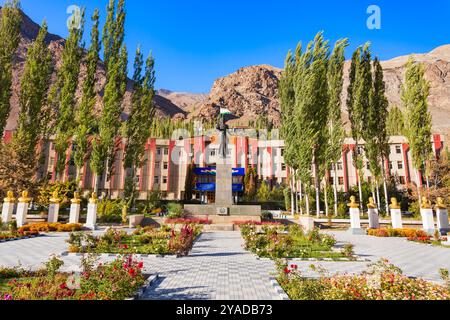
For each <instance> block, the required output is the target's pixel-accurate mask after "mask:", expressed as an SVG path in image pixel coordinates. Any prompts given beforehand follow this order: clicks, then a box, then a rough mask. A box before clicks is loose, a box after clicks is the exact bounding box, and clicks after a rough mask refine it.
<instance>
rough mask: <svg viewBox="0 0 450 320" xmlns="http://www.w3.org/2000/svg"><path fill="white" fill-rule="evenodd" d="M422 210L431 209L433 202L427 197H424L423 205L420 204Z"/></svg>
mask: <svg viewBox="0 0 450 320" xmlns="http://www.w3.org/2000/svg"><path fill="white" fill-rule="evenodd" d="M420 208H421V209H431V201H429V200H428V198H427V197H422V203H421V204H420Z"/></svg>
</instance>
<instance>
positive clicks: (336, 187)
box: [333, 163, 338, 216]
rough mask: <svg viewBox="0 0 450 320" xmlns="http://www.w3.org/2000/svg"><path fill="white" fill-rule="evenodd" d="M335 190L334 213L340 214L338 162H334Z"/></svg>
mask: <svg viewBox="0 0 450 320" xmlns="http://www.w3.org/2000/svg"><path fill="white" fill-rule="evenodd" d="M333 192H334V215H335V216H337V215H338V176H337V164H336V163H334V179H333Z"/></svg>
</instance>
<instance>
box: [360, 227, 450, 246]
mask: <svg viewBox="0 0 450 320" xmlns="http://www.w3.org/2000/svg"><path fill="white" fill-rule="evenodd" d="M367 234H368V235H369V236H374V237H383V238H389V237H398V238H407V239H408V241H413V242H418V243H424V244H433V245H438V246H440V245H442V244H441V243H442V242H445V241H447V238H445V237H444V238H443V237H441V236H440V235H439V233H437V234H436V235H435V236H434V237H432V236H430V235H428V234H427V233H426V232H425V231H422V230H416V229H392V228H388V229H370V230H368V231H367Z"/></svg>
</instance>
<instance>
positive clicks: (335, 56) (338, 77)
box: [326, 39, 348, 215]
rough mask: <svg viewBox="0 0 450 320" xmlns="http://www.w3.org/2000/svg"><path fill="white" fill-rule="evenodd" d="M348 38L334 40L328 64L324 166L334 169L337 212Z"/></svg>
mask: <svg viewBox="0 0 450 320" xmlns="http://www.w3.org/2000/svg"><path fill="white" fill-rule="evenodd" d="M346 47H348V39H343V40H339V41H338V42H336V45H335V47H334V50H333V53H332V55H331V57H330V62H329V65H328V91H329V95H330V100H329V106H328V128H329V131H328V136H327V137H328V143H327V146H328V149H327V157H326V167H327V168H328V167H329V164H330V163H331V164H332V167H333V170H334V179H333V181H334V183H333V191H334V213H335V215H337V214H338V179H337V162H338V161H339V160H340V158H341V157H342V146H343V144H344V139H345V130H344V127H343V123H342V111H341V110H342V96H341V95H342V89H343V86H344V62H345V48H346Z"/></svg>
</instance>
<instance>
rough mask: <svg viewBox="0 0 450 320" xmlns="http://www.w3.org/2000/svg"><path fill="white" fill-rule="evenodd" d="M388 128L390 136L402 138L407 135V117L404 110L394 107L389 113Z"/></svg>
mask: <svg viewBox="0 0 450 320" xmlns="http://www.w3.org/2000/svg"><path fill="white" fill-rule="evenodd" d="M386 127H387V133H388V135H389V136H401V135H404V134H405V117H404V115H403V112H402V110H400V108H398V107H397V106H394V107H392V109H391V110H390V111H389V114H388V117H387V121H386Z"/></svg>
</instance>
